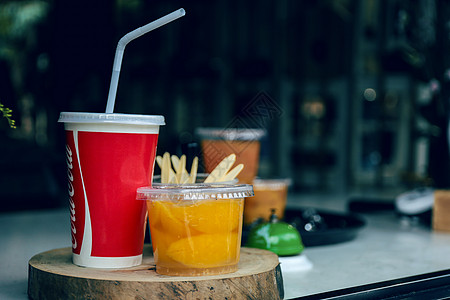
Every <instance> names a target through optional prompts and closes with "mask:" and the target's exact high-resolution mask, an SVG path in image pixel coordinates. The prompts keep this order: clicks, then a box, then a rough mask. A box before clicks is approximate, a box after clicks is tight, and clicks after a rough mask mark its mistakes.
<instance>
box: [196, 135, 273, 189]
mask: <svg viewBox="0 0 450 300" xmlns="http://www.w3.org/2000/svg"><path fill="white" fill-rule="evenodd" d="M196 134H197V136H198V137H199V138H200V144H201V149H202V153H203V161H204V166H205V170H206V172H212V171H213V170H214V168H215V167H216V166H217V165H218V164H219V163H220V162H221V161H222V160H223V159H224V158H225V157H227V156H228V155H230V154H233V153H234V154H236V164H241V163H242V164H244V169H243V170H242V171H241V173H240V174H239V175H238V176H237V178H238V179H239V182H242V183H247V184H251V183H252V181H253V179H254V178H255V177H256V175H257V174H258V169H259V153H260V148H261V142H260V141H261V138H262V137H263V136H264V135H265V134H266V131H265V130H264V129H257V128H226V129H220V128H197V130H196Z"/></svg>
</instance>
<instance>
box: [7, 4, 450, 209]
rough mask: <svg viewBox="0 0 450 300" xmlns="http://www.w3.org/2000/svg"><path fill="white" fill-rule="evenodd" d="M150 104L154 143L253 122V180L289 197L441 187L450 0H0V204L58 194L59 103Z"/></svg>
mask: <svg viewBox="0 0 450 300" xmlns="http://www.w3.org/2000/svg"><path fill="white" fill-rule="evenodd" d="M180 7H184V8H185V10H186V12H187V13H186V16H185V17H183V18H181V19H179V20H177V21H175V22H173V23H170V24H168V25H166V26H164V27H161V28H159V29H157V30H155V31H152V32H151V33H149V34H146V35H144V36H142V37H140V38H139V39H137V40H134V41H132V42H131V43H130V44H129V45H128V46H127V47H126V51H125V55H124V58H123V63H122V71H121V77H120V81H119V89H118V93H117V100H116V107H115V112H122V113H139V114H160V115H164V116H165V118H166V123H167V125H166V126H163V127H162V128H161V131H160V138H159V144H158V151H159V154H161V153H163V152H165V151H169V152H170V153H174V154H178V155H180V154H181V153H182V152H183V153H186V151H191V152H192V151H194V152H195V151H198V149H196V148H195V145H196V144H195V142H196V137H195V135H194V130H195V128H197V127H200V126H203V127H205V126H214V127H232V126H241V127H262V128H265V129H266V130H267V132H268V135H267V136H266V138H265V139H264V140H263V142H262V153H261V164H260V172H259V173H260V174H259V175H260V176H262V177H290V178H292V179H293V185H292V186H291V187H290V191H291V192H292V193H325V194H337V193H346V194H351V193H355V192H356V193H357V192H359V193H363V194H367V193H371V192H373V191H393V192H392V193H395V192H397V191H403V190H407V189H412V188H416V187H420V186H433V187H437V188H448V187H450V176H449V175H450V172H449V171H450V170H449V166H450V165H449V150H448V148H449V147H448V129H447V123H448V101H449V96H450V95H449V93H450V85H449V82H450V69H449V67H450V61H449V60H450V55H448V53H450V43H449V41H450V40H449V38H450V22H449V21H450V3H449V2H448V1H433V0H418V1H404V0H403V1H402V0H392V1H387V0H381V1H377V0H318V1H309V0H279V1H270V0H260V1H237V0H228V1H226V0H218V1H202V0H192V1H148V0H147V1H146V0H116V1H88V0H79V1H62V0H59V1H57V0H53V1H52V0H47V1H44V0H42V1H37V0H36V1H33V0H27V1H25V0H24V1H19V0H17V1H10V0H2V1H1V3H0V103H1V104H3V105H4V106H5V107H8V108H10V109H12V110H13V112H12V118H13V119H14V120H15V121H16V127H17V128H15V129H12V128H10V127H9V124H8V122H7V119H6V118H0V200H1V203H2V204H1V206H0V211H13V210H22V209H42V208H54V207H63V206H65V205H66V202H67V196H66V166H65V157H64V130H63V126H62V125H61V124H58V123H57V120H58V116H59V113H60V112H61V111H85V112H103V111H104V110H105V107H106V99H107V94H108V89H109V83H110V78H111V71H112V64H113V59H114V54H115V48H116V45H117V42H118V40H119V39H120V38H121V37H122V36H123V35H124V34H126V33H127V32H130V31H132V30H134V29H136V28H137V27H140V26H143V25H145V24H147V23H149V22H150V21H153V20H155V19H157V18H159V17H161V16H163V15H166V14H168V13H170V12H172V11H174V10H176V9H178V8H180Z"/></svg>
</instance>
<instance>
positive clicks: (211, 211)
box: [138, 185, 253, 276]
mask: <svg viewBox="0 0 450 300" xmlns="http://www.w3.org/2000/svg"><path fill="white" fill-rule="evenodd" d="M181 186H183V185H178V187H181ZM199 186H202V188H203V190H205V186H206V187H207V188H206V189H207V190H209V192H208V193H206V194H205V193H198V194H195V193H194V196H193V197H192V198H193V199H185V196H188V197H191V196H192V195H193V194H192V193H189V192H188V193H186V194H176V196H174V193H170V194H167V195H164V194H159V195H158V196H157V197H147V198H146V199H145V198H142V197H139V196H138V199H139V198H141V199H143V200H144V199H145V200H147V207H148V216H149V225H150V234H151V240H152V246H153V255H154V259H155V263H156V272H157V273H159V274H163V275H176V276H201V275H217V274H225V273H231V272H235V271H237V269H238V263H239V256H240V247H241V236H242V222H243V210H244V197H248V196H252V195H253V192H252V190H251V186H250V185H211V186H208V185H199ZM242 186H244V187H246V189H247V191H251V193H250V192H244V193H242V192H237V193H234V192H232V193H227V192H226V191H225V190H227V189H231V190H232V189H233V187H234V189H236V187H241V189H242ZM191 187H192V186H191ZM155 188H159V187H158V186H156V187H155ZM174 189H175V188H173V185H172V187H169V190H172V191H173V190H174ZM152 190H153V189H152ZM178 190H180V191H182V190H183V188H179V189H178ZM214 190H216V192H213V191H214ZM153 192H154V193H155V194H156V192H155V191H153ZM162 193H164V191H162ZM149 198H151V199H149Z"/></svg>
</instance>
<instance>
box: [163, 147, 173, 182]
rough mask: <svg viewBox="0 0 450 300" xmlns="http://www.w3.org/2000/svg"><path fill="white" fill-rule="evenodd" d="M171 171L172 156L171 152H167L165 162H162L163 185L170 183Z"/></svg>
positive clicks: (164, 157)
mask: <svg viewBox="0 0 450 300" xmlns="http://www.w3.org/2000/svg"><path fill="white" fill-rule="evenodd" d="M169 169H171V166H170V154H169V152H166V153H164V155H163V161H162V169H161V183H170V181H169V179H170V177H169Z"/></svg>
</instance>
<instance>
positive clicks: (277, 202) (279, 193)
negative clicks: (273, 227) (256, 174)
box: [244, 179, 291, 225]
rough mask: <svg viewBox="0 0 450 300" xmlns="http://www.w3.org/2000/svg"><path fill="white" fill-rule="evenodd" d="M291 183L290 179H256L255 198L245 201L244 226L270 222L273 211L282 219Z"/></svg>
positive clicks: (254, 184)
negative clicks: (258, 222) (257, 222)
mask: <svg viewBox="0 0 450 300" xmlns="http://www.w3.org/2000/svg"><path fill="white" fill-rule="evenodd" d="M290 183H291V180H290V179H255V180H254V181H253V190H254V193H255V196H254V197H252V198H248V199H246V200H245V206H244V224H245V225H249V224H251V223H253V222H255V221H257V220H258V219H263V220H264V221H269V219H270V216H271V215H272V213H273V210H275V214H276V215H277V217H278V218H279V219H282V218H283V217H284V211H285V209H286V202H287V192H288V187H289V185H290Z"/></svg>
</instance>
